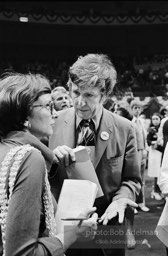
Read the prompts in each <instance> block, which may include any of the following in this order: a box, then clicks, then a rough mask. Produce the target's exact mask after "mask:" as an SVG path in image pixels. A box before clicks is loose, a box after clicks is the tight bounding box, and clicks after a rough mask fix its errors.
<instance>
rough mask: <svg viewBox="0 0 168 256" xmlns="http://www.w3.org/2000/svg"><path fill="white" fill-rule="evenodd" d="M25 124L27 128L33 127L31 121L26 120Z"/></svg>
mask: <svg viewBox="0 0 168 256" xmlns="http://www.w3.org/2000/svg"><path fill="white" fill-rule="evenodd" d="M24 126H25V127H26V128H27V129H30V128H31V123H30V122H29V121H28V120H26V121H25V123H24Z"/></svg>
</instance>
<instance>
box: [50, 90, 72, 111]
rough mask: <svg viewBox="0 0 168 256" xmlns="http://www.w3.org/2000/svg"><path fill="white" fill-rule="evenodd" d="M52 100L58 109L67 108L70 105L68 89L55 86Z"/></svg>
mask: <svg viewBox="0 0 168 256" xmlns="http://www.w3.org/2000/svg"><path fill="white" fill-rule="evenodd" d="M52 100H53V102H54V108H55V110H56V111H59V110H63V109H67V108H69V107H70V96H69V93H68V91H67V90H66V89H65V88H64V87H62V88H60V86H59V88H57V87H56V88H55V89H54V90H53V91H52Z"/></svg>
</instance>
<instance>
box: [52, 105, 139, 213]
mask: <svg viewBox="0 0 168 256" xmlns="http://www.w3.org/2000/svg"><path fill="white" fill-rule="evenodd" d="M53 130H54V131H53V135H52V136H51V138H50V140H49V147H50V148H51V149H54V148H56V147H57V146H59V145H67V146H69V147H71V148H74V147H75V110H74V108H70V109H67V110H64V111H62V113H61V112H60V114H59V116H58V118H57V119H56V121H55V126H54V129H53ZM102 132H106V133H108V134H109V138H108V139H107V140H103V136H102ZM93 165H94V167H95V171H96V173H97V176H98V179H99V182H100V185H101V187H102V189H103V192H104V197H103V198H102V200H101V198H100V200H97V205H96V206H97V207H98V208H99V205H100V208H101V211H102V212H103V211H104V210H105V208H106V207H107V205H109V203H111V202H112V200H116V199H118V198H130V199H132V200H135V199H136V196H137V195H138V194H139V190H140V187H141V185H140V183H141V179H140V170H139V165H138V155H137V147H136V139H135V130H134V127H133V124H132V123H131V122H130V121H129V120H127V119H126V118H123V117H121V116H118V115H116V114H113V113H112V112H110V111H108V110H106V109H104V108H103V114H102V118H101V121H100V126H99V129H98V134H97V140H96V146H95V160H94V162H93ZM53 168H54V167H53ZM67 178H68V176H67V174H66V171H65V168H64V167H63V166H62V167H58V169H57V172H56V175H55V176H54V177H53V178H50V184H51V189H52V192H53V194H54V195H55V197H56V199H58V197H59V193H60V190H61V186H62V183H63V180H64V179H67ZM103 205H104V206H103ZM99 212H100V211H99Z"/></svg>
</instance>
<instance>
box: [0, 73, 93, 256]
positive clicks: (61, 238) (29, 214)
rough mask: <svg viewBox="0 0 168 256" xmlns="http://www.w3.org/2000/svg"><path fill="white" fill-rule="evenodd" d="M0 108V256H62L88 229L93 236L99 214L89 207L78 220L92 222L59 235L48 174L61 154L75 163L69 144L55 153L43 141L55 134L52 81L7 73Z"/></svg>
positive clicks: (0, 87)
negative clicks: (67, 156)
mask: <svg viewBox="0 0 168 256" xmlns="http://www.w3.org/2000/svg"><path fill="white" fill-rule="evenodd" d="M0 109H1V111H0V164H1V166H0V225H1V238H2V239H1V242H2V243H3V244H2V247H1V252H0V255H2V254H3V255H6V256H12V255H15V256H20V255H22V256H26V255H30V256H37V255H40V256H63V255H64V252H65V251H66V250H67V249H68V247H69V246H71V245H72V244H73V243H74V242H75V241H76V240H78V239H81V237H82V236H83V235H85V234H86V232H87V231H92V234H94V231H95V230H96V229H97V224H96V221H97V214H96V213H94V212H95V210H96V208H94V207H93V208H91V209H86V211H85V212H81V216H79V217H82V218H83V217H85V218H88V220H86V221H83V223H80V225H79V224H78V223H77V224H74V226H71V227H70V229H68V230H65V231H64V232H63V233H57V227H56V223H55V211H56V201H55V199H54V197H53V196H52V194H51V190H50V185H49V182H48V173H50V167H51V165H52V163H53V162H55V163H58V160H57V159H58V157H59V155H60V153H59V152H62V159H65V158H66V155H67V154H65V153H64V152H66V151H68V152H69V154H70V155H71V157H72V159H73V160H74V161H75V158H74V157H75V156H74V154H73V152H72V150H71V149H70V148H68V147H67V146H60V147H59V148H58V149H57V150H56V152H53V151H51V150H50V149H49V148H48V147H46V146H45V145H44V144H43V143H41V142H40V139H41V138H43V137H44V136H50V135H52V132H53V129H52V126H53V124H54V120H53V117H52V111H53V103H52V100H51V88H50V84H49V81H48V80H47V79H46V78H45V77H44V76H42V75H38V74H36V75H35V74H30V73H29V74H19V73H12V74H6V75H5V76H3V77H2V78H1V79H0ZM92 213H94V214H93V215H92V217H90V218H89V216H90V214H92ZM92 234H91V235H89V234H88V238H90V239H92Z"/></svg>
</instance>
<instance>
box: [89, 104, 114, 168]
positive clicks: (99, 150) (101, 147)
mask: <svg viewBox="0 0 168 256" xmlns="http://www.w3.org/2000/svg"><path fill="white" fill-rule="evenodd" d="M112 131H113V127H112V118H111V113H110V112H109V111H107V110H106V109H103V115H102V118H101V121H100V128H99V131H98V137H97V141H96V148H95V162H94V167H95V169H96V167H97V165H98V163H99V161H100V159H101V157H102V155H103V153H104V151H105V149H106V147H107V145H108V143H109V140H110V137H111V135H112ZM103 134H106V135H107V136H105V137H104V136H103ZM108 136H109V137H108ZM107 137H108V138H107ZM105 138H106V139H105Z"/></svg>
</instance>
